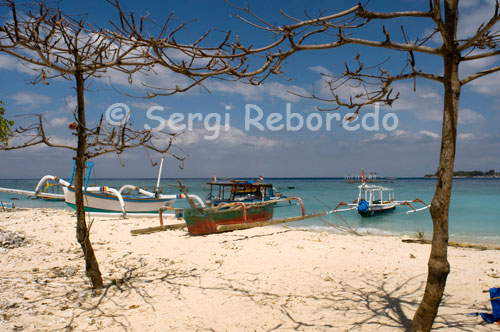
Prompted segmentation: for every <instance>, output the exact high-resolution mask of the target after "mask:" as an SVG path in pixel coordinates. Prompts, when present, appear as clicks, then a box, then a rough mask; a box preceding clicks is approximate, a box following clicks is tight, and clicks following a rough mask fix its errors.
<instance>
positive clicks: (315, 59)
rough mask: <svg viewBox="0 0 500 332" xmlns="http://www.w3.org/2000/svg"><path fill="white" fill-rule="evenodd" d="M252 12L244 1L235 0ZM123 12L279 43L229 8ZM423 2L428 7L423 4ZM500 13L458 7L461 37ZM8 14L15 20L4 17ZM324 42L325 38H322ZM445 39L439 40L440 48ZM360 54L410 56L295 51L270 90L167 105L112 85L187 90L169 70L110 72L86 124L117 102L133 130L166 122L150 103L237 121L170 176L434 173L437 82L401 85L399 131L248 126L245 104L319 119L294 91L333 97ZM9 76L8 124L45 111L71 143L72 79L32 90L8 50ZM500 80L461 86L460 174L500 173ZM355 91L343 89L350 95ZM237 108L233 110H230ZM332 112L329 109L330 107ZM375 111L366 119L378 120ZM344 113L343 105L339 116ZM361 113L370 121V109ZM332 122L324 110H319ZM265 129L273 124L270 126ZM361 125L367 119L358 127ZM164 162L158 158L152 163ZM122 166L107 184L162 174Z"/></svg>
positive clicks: (373, 32) (92, 99)
mask: <svg viewBox="0 0 500 332" xmlns="http://www.w3.org/2000/svg"><path fill="white" fill-rule="evenodd" d="M236 3H238V4H243V3H242V2H236ZM356 3H357V2H355V1H315V2H313V3H311V2H310V1H302V0H295V1H252V2H250V7H251V9H252V10H253V11H254V12H255V13H257V14H258V15H260V16H261V17H263V18H264V19H266V20H268V21H270V22H273V23H277V24H284V23H286V22H287V20H286V18H284V17H283V16H281V15H280V13H279V11H280V9H282V10H284V11H285V12H286V13H288V14H289V15H291V16H294V17H302V18H304V17H306V16H305V15H306V14H304V11H306V12H307V14H308V15H310V16H316V15H317V14H318V13H319V12H320V11H322V10H324V13H333V12H335V11H338V10H344V9H347V8H349V7H352V6H353V5H355V4H356ZM60 6H61V7H62V8H63V9H64V10H65V11H66V12H68V13H71V14H75V15H76V14H87V15H88V19H89V21H91V22H92V23H94V24H96V25H100V26H109V25H108V20H109V19H113V18H115V19H116V13H115V12H114V9H113V8H112V7H111V6H110V5H108V4H106V3H105V2H104V1H97V0H91V1H87V2H85V3H80V2H73V1H61V3H60ZM122 6H123V7H125V8H126V9H127V10H131V11H134V12H135V13H137V14H146V13H150V16H151V17H152V18H153V19H155V20H157V21H159V22H161V21H163V20H164V19H165V18H166V17H167V16H168V14H169V13H170V12H174V17H175V18H176V20H175V21H174V22H178V23H180V22H190V23H189V25H188V26H187V28H186V29H185V31H184V32H183V33H182V34H181V35H180V36H179V38H178V40H182V39H183V40H185V41H187V42H189V41H194V40H196V39H197V38H198V37H199V36H200V35H201V34H202V33H203V32H204V31H205V30H206V29H207V28H209V27H210V28H212V29H213V30H214V31H215V32H214V34H213V37H211V39H209V40H208V42H212V41H213V42H215V41H217V40H218V39H219V38H221V36H222V33H221V32H218V31H228V30H231V31H232V32H233V34H238V35H239V36H240V40H241V41H242V42H244V43H245V44H250V43H251V44H254V45H264V44H265V43H267V42H269V41H270V40H271V39H270V38H269V35H268V34H266V33H264V32H262V31H258V30H256V29H254V28H252V27H250V26H248V25H247V24H245V23H243V22H242V21H240V20H239V19H238V18H237V17H236V15H235V13H237V10H235V9H234V8H232V7H231V6H229V5H228V4H227V3H225V2H224V1H222V0H221V1H219V0H216V1H194V0H191V1H175V2H173V1H168V2H166V1H150V0H144V1H141V2H136V1H122ZM422 6H423V7H422ZM426 6H427V2H426V1H421V2H416V1H410V0H407V1H399V2H397V3H393V2H387V1H380V0H378V1H376V0H373V1H371V2H370V4H369V9H372V10H379V11H390V10H406V9H421V10H427V7H426ZM493 8H494V1H490V0H467V1H464V0H462V1H461V6H460V12H461V15H460V21H459V24H460V26H461V28H460V30H459V35H460V36H462V37H466V36H470V35H471V34H472V33H473V32H474V31H475V29H476V28H477V27H478V26H479V25H480V24H481V23H482V22H484V21H486V20H487V19H488V18H489V15H491V13H492V11H493ZM1 14H2V16H5V15H6V14H7V13H6V12H5V11H3V12H2V13H1ZM388 23H389V22H384V24H386V27H387V28H388V29H389V30H390V31H391V37H392V38H394V40H401V33H400V25H401V24H404V25H405V32H406V35H407V36H408V38H409V39H412V40H414V39H415V38H418V37H422V36H424V35H426V33H428V32H429V31H431V30H430V29H432V25H431V24H430V22H429V21H428V20H427V19H405V20H402V19H401V20H397V21H395V22H392V23H390V24H388ZM359 34H360V36H362V37H365V38H370V39H373V40H383V39H384V36H383V34H382V31H381V26H380V24H378V23H375V24H373V25H371V26H370V27H368V28H363V29H361V30H360V32H359ZM319 40H327V39H319ZM438 43H439V40H433V41H431V42H430V45H431V46H437V45H438ZM357 53H361V54H362V60H363V61H364V62H365V63H366V64H367V65H375V64H378V63H380V62H382V61H383V60H385V59H387V57H388V56H390V58H389V59H388V61H387V62H386V63H385V64H384V66H385V67H386V68H387V69H389V70H391V71H393V72H396V71H398V69H400V68H402V66H403V62H404V60H405V59H406V54H405V53H402V52H387V51H385V50H381V49H370V48H367V47H361V46H354V45H352V46H347V47H343V48H341V49H336V50H327V51H319V52H308V53H301V54H296V55H295V56H292V57H291V58H289V59H288V60H287V62H286V64H285V66H284V67H283V69H284V71H285V73H286V75H285V78H286V79H283V78H281V77H278V76H276V77H270V78H269V79H268V80H266V81H265V82H264V84H263V85H262V86H258V87H253V86H249V85H247V84H244V83H238V82H227V81H215V80H212V81H208V82H207V83H206V87H207V89H208V90H210V92H207V91H206V90H204V89H202V90H200V89H193V90H191V91H189V92H188V93H184V94H179V95H175V96H168V97H157V98H154V99H149V100H144V99H137V98H130V97H126V96H124V95H123V94H120V93H117V92H116V91H115V90H114V89H113V88H112V87H111V86H110V84H109V79H111V81H112V82H113V84H114V86H115V87H116V88H118V89H119V90H121V91H124V92H125V91H127V92H133V93H134V94H137V95H143V94H145V93H146V92H147V89H145V88H144V87H142V86H141V85H140V84H139V83H138V82H141V81H144V82H147V83H148V84H151V85H155V86H162V87H167V86H175V85H176V84H181V85H182V83H183V82H185V78H183V77H179V76H178V75H174V74H172V73H169V72H167V71H166V70H161V69H158V70H157V74H156V75H154V74H151V75H149V76H148V77H139V78H137V79H136V80H135V84H134V85H133V86H132V87H131V86H129V85H128V83H127V82H126V80H125V79H124V78H123V77H122V76H120V75H117V74H116V73H109V75H108V76H109V78H104V79H100V80H97V79H96V80H90V81H89V83H90V91H89V92H87V95H86V101H87V119H88V121H89V122H91V123H92V122H94V123H95V122H97V121H98V119H99V118H100V115H101V114H102V113H104V112H105V111H106V109H107V108H108V106H109V105H112V104H114V103H125V104H127V105H128V106H129V107H130V109H131V116H130V119H131V121H132V122H133V124H134V127H136V128H142V127H143V126H144V125H145V124H149V125H151V126H153V127H154V126H156V125H157V124H158V123H157V122H155V121H152V120H151V119H148V118H147V117H146V110H147V109H148V108H149V107H151V106H162V107H164V109H165V110H164V111H163V112H155V114H157V115H159V114H161V115H163V116H164V117H165V118H168V117H169V116H170V114H172V113H183V114H188V113H196V112H200V113H202V114H203V115H204V116H205V115H206V114H208V113H213V112H215V113H220V114H225V113H229V114H230V129H229V130H228V131H224V130H222V131H221V133H220V135H219V138H218V139H216V140H206V139H204V138H203V136H205V135H207V134H210V132H209V131H206V130H204V129H203V128H202V127H201V123H196V122H195V123H194V127H193V130H191V131H187V132H185V133H184V134H182V135H180V136H179V138H178V139H177V141H176V144H177V145H178V146H179V148H181V149H182V150H184V151H185V152H186V153H187V154H188V155H189V157H188V158H187V159H186V160H185V163H184V169H183V170H181V169H179V167H178V166H179V164H178V162H177V161H176V160H174V159H172V158H168V159H167V161H166V166H167V167H166V169H165V171H164V176H166V177H209V176H210V175H212V174H217V175H218V176H219V177H253V176H258V175H260V174H262V175H263V176H265V177H279V176H284V177H289V176H290V177H293V176H297V177H307V176H343V175H344V174H345V173H351V172H358V171H359V170H360V169H361V168H364V169H365V170H370V171H375V172H378V173H379V174H381V175H386V176H421V175H424V174H426V173H433V172H435V170H436V168H437V161H438V154H439V147H440V131H441V116H442V88H441V86H440V85H438V84H435V83H432V82H429V81H425V80H417V82H416V83H417V91H416V92H414V91H413V81H406V82H402V83H398V84H396V85H395V90H396V91H398V92H399V93H400V98H399V100H398V101H396V102H395V103H394V104H393V106H392V108H391V107H387V106H381V108H380V115H381V117H383V116H384V115H385V114H387V113H395V114H396V115H397V117H398V119H399V122H398V127H397V128H396V130H393V131H387V130H384V129H383V128H381V130H379V131H366V130H358V131H347V130H345V129H344V128H343V127H342V126H341V125H340V122H335V121H333V122H332V127H331V128H330V130H329V131H328V130H326V128H325V126H323V127H322V128H321V129H320V130H317V131H310V130H307V129H306V128H303V129H302V130H298V131H285V130H280V131H270V130H264V131H260V130H258V129H256V128H251V129H250V130H249V131H246V130H245V127H244V116H245V105H247V104H255V105H258V106H259V107H260V108H261V109H262V110H263V111H264V115H265V116H268V115H269V114H270V113H273V112H277V113H281V114H285V111H286V107H287V106H286V105H287V103H290V105H291V109H292V112H295V113H298V114H301V115H302V116H304V117H306V116H308V115H309V114H311V112H318V111H317V107H323V108H325V107H329V105H327V104H325V103H322V102H319V101H314V100H306V99H302V98H299V97H297V96H295V95H292V94H290V93H289V92H288V91H295V92H299V93H303V94H307V93H310V92H311V91H312V87H313V85H314V86H315V89H316V92H318V93H320V94H322V96H327V89H326V87H325V83H324V81H322V77H321V75H320V73H332V74H339V73H341V72H342V70H343V69H344V62H345V61H348V62H351V63H352V58H353V57H354V56H356V54H357ZM499 60H500V59H499V58H498V57H496V58H493V59H489V60H478V61H475V62H472V63H467V64H464V65H462V66H461V68H460V70H461V73H462V76H465V75H467V74H470V73H474V72H476V71H478V70H481V69H484V68H487V67H490V66H494V65H498V62H499ZM417 65H418V66H419V68H420V69H424V70H426V71H431V72H435V73H441V72H442V69H441V68H442V66H441V63H440V58H439V57H435V56H429V55H426V56H420V55H419V56H417ZM0 75H1V77H2V80H1V81H0V84H1V90H0V91H1V93H0V99H2V100H4V101H5V102H6V116H7V117H8V118H12V119H14V120H15V121H16V123H17V124H22V123H24V122H25V121H26V120H25V119H24V118H22V117H18V116H22V115H26V114H32V113H44V118H45V120H46V122H47V128H48V131H49V133H50V135H51V136H52V137H53V138H55V139H58V140H61V141H64V142H69V143H71V142H72V137H71V135H70V131H69V130H68V128H67V125H68V123H69V122H70V119H71V117H72V112H71V109H72V107H74V104H75V96H74V90H73V82H71V81H62V80H52V81H51V82H50V85H48V86H47V85H44V84H38V85H32V84H30V83H29V82H30V80H31V79H33V77H34V76H33V75H34V74H33V72H32V71H31V70H30V69H29V68H28V67H27V66H25V65H23V64H21V63H19V62H18V61H17V60H16V59H14V58H12V57H10V56H8V55H5V54H0ZM499 79H500V75H497V74H495V75H491V76H489V77H486V78H483V79H480V80H477V81H476V82H474V83H471V84H470V85H469V86H466V87H464V88H463V90H462V95H461V100H460V112H459V114H460V115H459V136H458V150H457V160H456V169H457V170H458V169H462V170H470V169H481V170H486V169H491V168H494V169H496V170H499V169H500V154H499V152H500V133H499V130H498V123H499V120H500V113H499V112H498V111H499V109H498V106H497V105H498V104H499V103H498V102H499V97H498V91H499V90H498V83H497V82H498V80H499ZM349 91H350V90H347V89H346V91H344V93H345V94H347V93H349ZM228 107H229V108H230V110H227V108H228ZM330 107H331V106H330ZM372 111H373V107H368V108H367V109H365V110H364V111H362V112H372ZM335 112H337V113H339V114H340V115H341V116H343V115H344V114H345V113H347V112H348V110H346V109H342V108H341V109H339V110H337V111H335ZM361 115H363V113H361ZM321 117H322V118H323V119H326V114H325V113H321ZM263 123H265V121H263ZM358 123H359V121H358ZM72 157H73V153H72V152H71V151H64V150H60V149H51V148H47V147H35V148H29V149H24V150H19V151H8V152H5V151H1V152H0V178H37V177H41V176H43V175H45V174H52V175H59V176H62V177H68V176H69V174H70V172H71V167H72ZM153 157H154V159H155V160H157V159H158V156H156V155H153ZM122 159H123V161H124V163H125V167H122V166H121V164H120V161H119V159H118V158H117V156H116V155H107V156H104V157H99V158H97V159H95V160H94V162H95V164H96V175H97V176H98V177H118V178H124V177H154V176H155V173H156V170H155V169H154V168H152V167H151V164H150V162H149V158H148V157H147V155H146V153H145V152H144V150H142V149H137V150H135V151H129V152H126V153H125V154H124V155H123V156H122Z"/></svg>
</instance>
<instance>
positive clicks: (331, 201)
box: [0, 178, 500, 245]
mask: <svg viewBox="0 0 500 332" xmlns="http://www.w3.org/2000/svg"><path fill="white" fill-rule="evenodd" d="M182 181H183V183H184V185H186V186H187V187H188V188H189V192H190V193H193V194H197V195H199V196H200V197H201V198H202V199H205V197H206V195H207V193H208V189H209V188H208V186H207V185H206V184H205V183H206V181H207V179H183V180H182ZM37 182H38V179H33V180H26V179H23V180H0V187H7V188H16V189H25V190H34V188H35V186H36V184H37ZM265 182H267V183H272V184H273V185H274V187H275V188H277V189H278V190H279V191H281V192H282V193H284V194H285V195H287V196H288V197H291V196H296V197H301V198H302V199H303V200H304V203H305V207H306V212H307V213H312V212H319V211H323V210H327V207H326V206H325V205H327V206H329V207H330V208H332V209H333V208H335V206H336V205H337V204H338V203H339V202H340V201H345V202H352V201H354V200H355V199H356V198H357V193H358V189H357V186H358V183H346V182H345V181H344V179H343V178H342V179H340V178H274V179H273V178H266V179H265ZM155 183H156V180H155V179H97V180H96V181H95V183H92V185H94V184H95V185H106V186H110V187H115V188H119V187H121V186H122V185H123V184H133V185H139V186H148V187H151V186H154V185H155ZM168 184H171V185H176V184H177V180H176V179H162V188H163V193H178V189H177V188H175V187H171V186H168ZM435 184H436V180H435V179H425V178H400V179H394V180H390V181H389V182H387V183H381V185H383V186H386V187H390V188H394V191H395V196H396V199H397V200H410V199H413V198H417V197H418V198H420V199H422V200H423V201H424V202H426V203H430V201H431V200H432V196H433V193H434V189H435ZM291 186H293V187H295V188H294V189H289V187H291ZM0 201H9V202H14V203H15V204H16V206H19V207H50V208H57V209H67V207H66V206H65V204H64V202H46V201H43V200H33V199H29V198H26V197H24V196H18V195H14V194H7V193H0ZM320 201H321V202H323V203H324V204H325V205H323V204H322V203H320ZM499 201H500V179H454V182H453V194H452V201H451V206H450V239H451V240H454V241H464V242H477V243H490V244H497V245H500V204H499ZM176 204H177V203H176ZM181 205H182V203H181ZM415 206H419V205H418V204H416V205H415ZM407 210H408V207H405V206H399V207H397V208H396V211H394V212H392V213H388V214H385V215H381V216H375V217H371V218H362V217H361V216H359V215H358V214H357V212H355V211H349V212H344V213H342V217H343V218H344V219H345V221H346V222H347V223H348V224H349V225H350V226H351V227H353V228H356V229H358V230H359V231H361V232H369V233H371V234H380V235H391V234H396V235H415V234H416V233H417V231H423V232H424V234H425V237H426V238H430V237H431V234H432V220H431V217H430V214H429V211H428V210H424V211H422V212H418V213H413V214H409V215H407V214H405V212H406V211H407ZM299 213H300V208H299V207H298V206H296V205H294V206H284V207H278V208H276V210H275V217H287V216H293V215H298V214H299ZM324 221H327V222H329V223H333V224H338V225H343V221H342V220H341V219H340V218H339V217H338V216H336V215H335V214H334V215H330V216H327V217H323V219H319V218H316V219H310V220H305V221H299V222H294V223H290V224H288V225H289V226H291V227H307V228H310V229H311V230H318V231H324V230H332V231H335V230H334V229H332V227H331V226H329V225H327V224H326V223H325V222H324Z"/></svg>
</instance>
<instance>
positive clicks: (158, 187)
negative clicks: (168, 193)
mask: <svg viewBox="0 0 500 332" xmlns="http://www.w3.org/2000/svg"><path fill="white" fill-rule="evenodd" d="M163 159H165V157H163V156H162V157H161V161H160V169H159V170H158V180H157V181H156V188H155V196H156V197H158V194H159V192H160V180H161V169H162V168H163Z"/></svg>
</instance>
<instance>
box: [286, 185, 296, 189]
mask: <svg viewBox="0 0 500 332" xmlns="http://www.w3.org/2000/svg"><path fill="white" fill-rule="evenodd" d="M287 188H288V189H295V186H288V187H287Z"/></svg>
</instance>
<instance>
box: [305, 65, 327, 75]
mask: <svg viewBox="0 0 500 332" xmlns="http://www.w3.org/2000/svg"><path fill="white" fill-rule="evenodd" d="M307 69H309V70H311V71H313V72H316V73H318V74H326V75H331V72H330V70H328V68H326V67H324V66H311V67H307Z"/></svg>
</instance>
